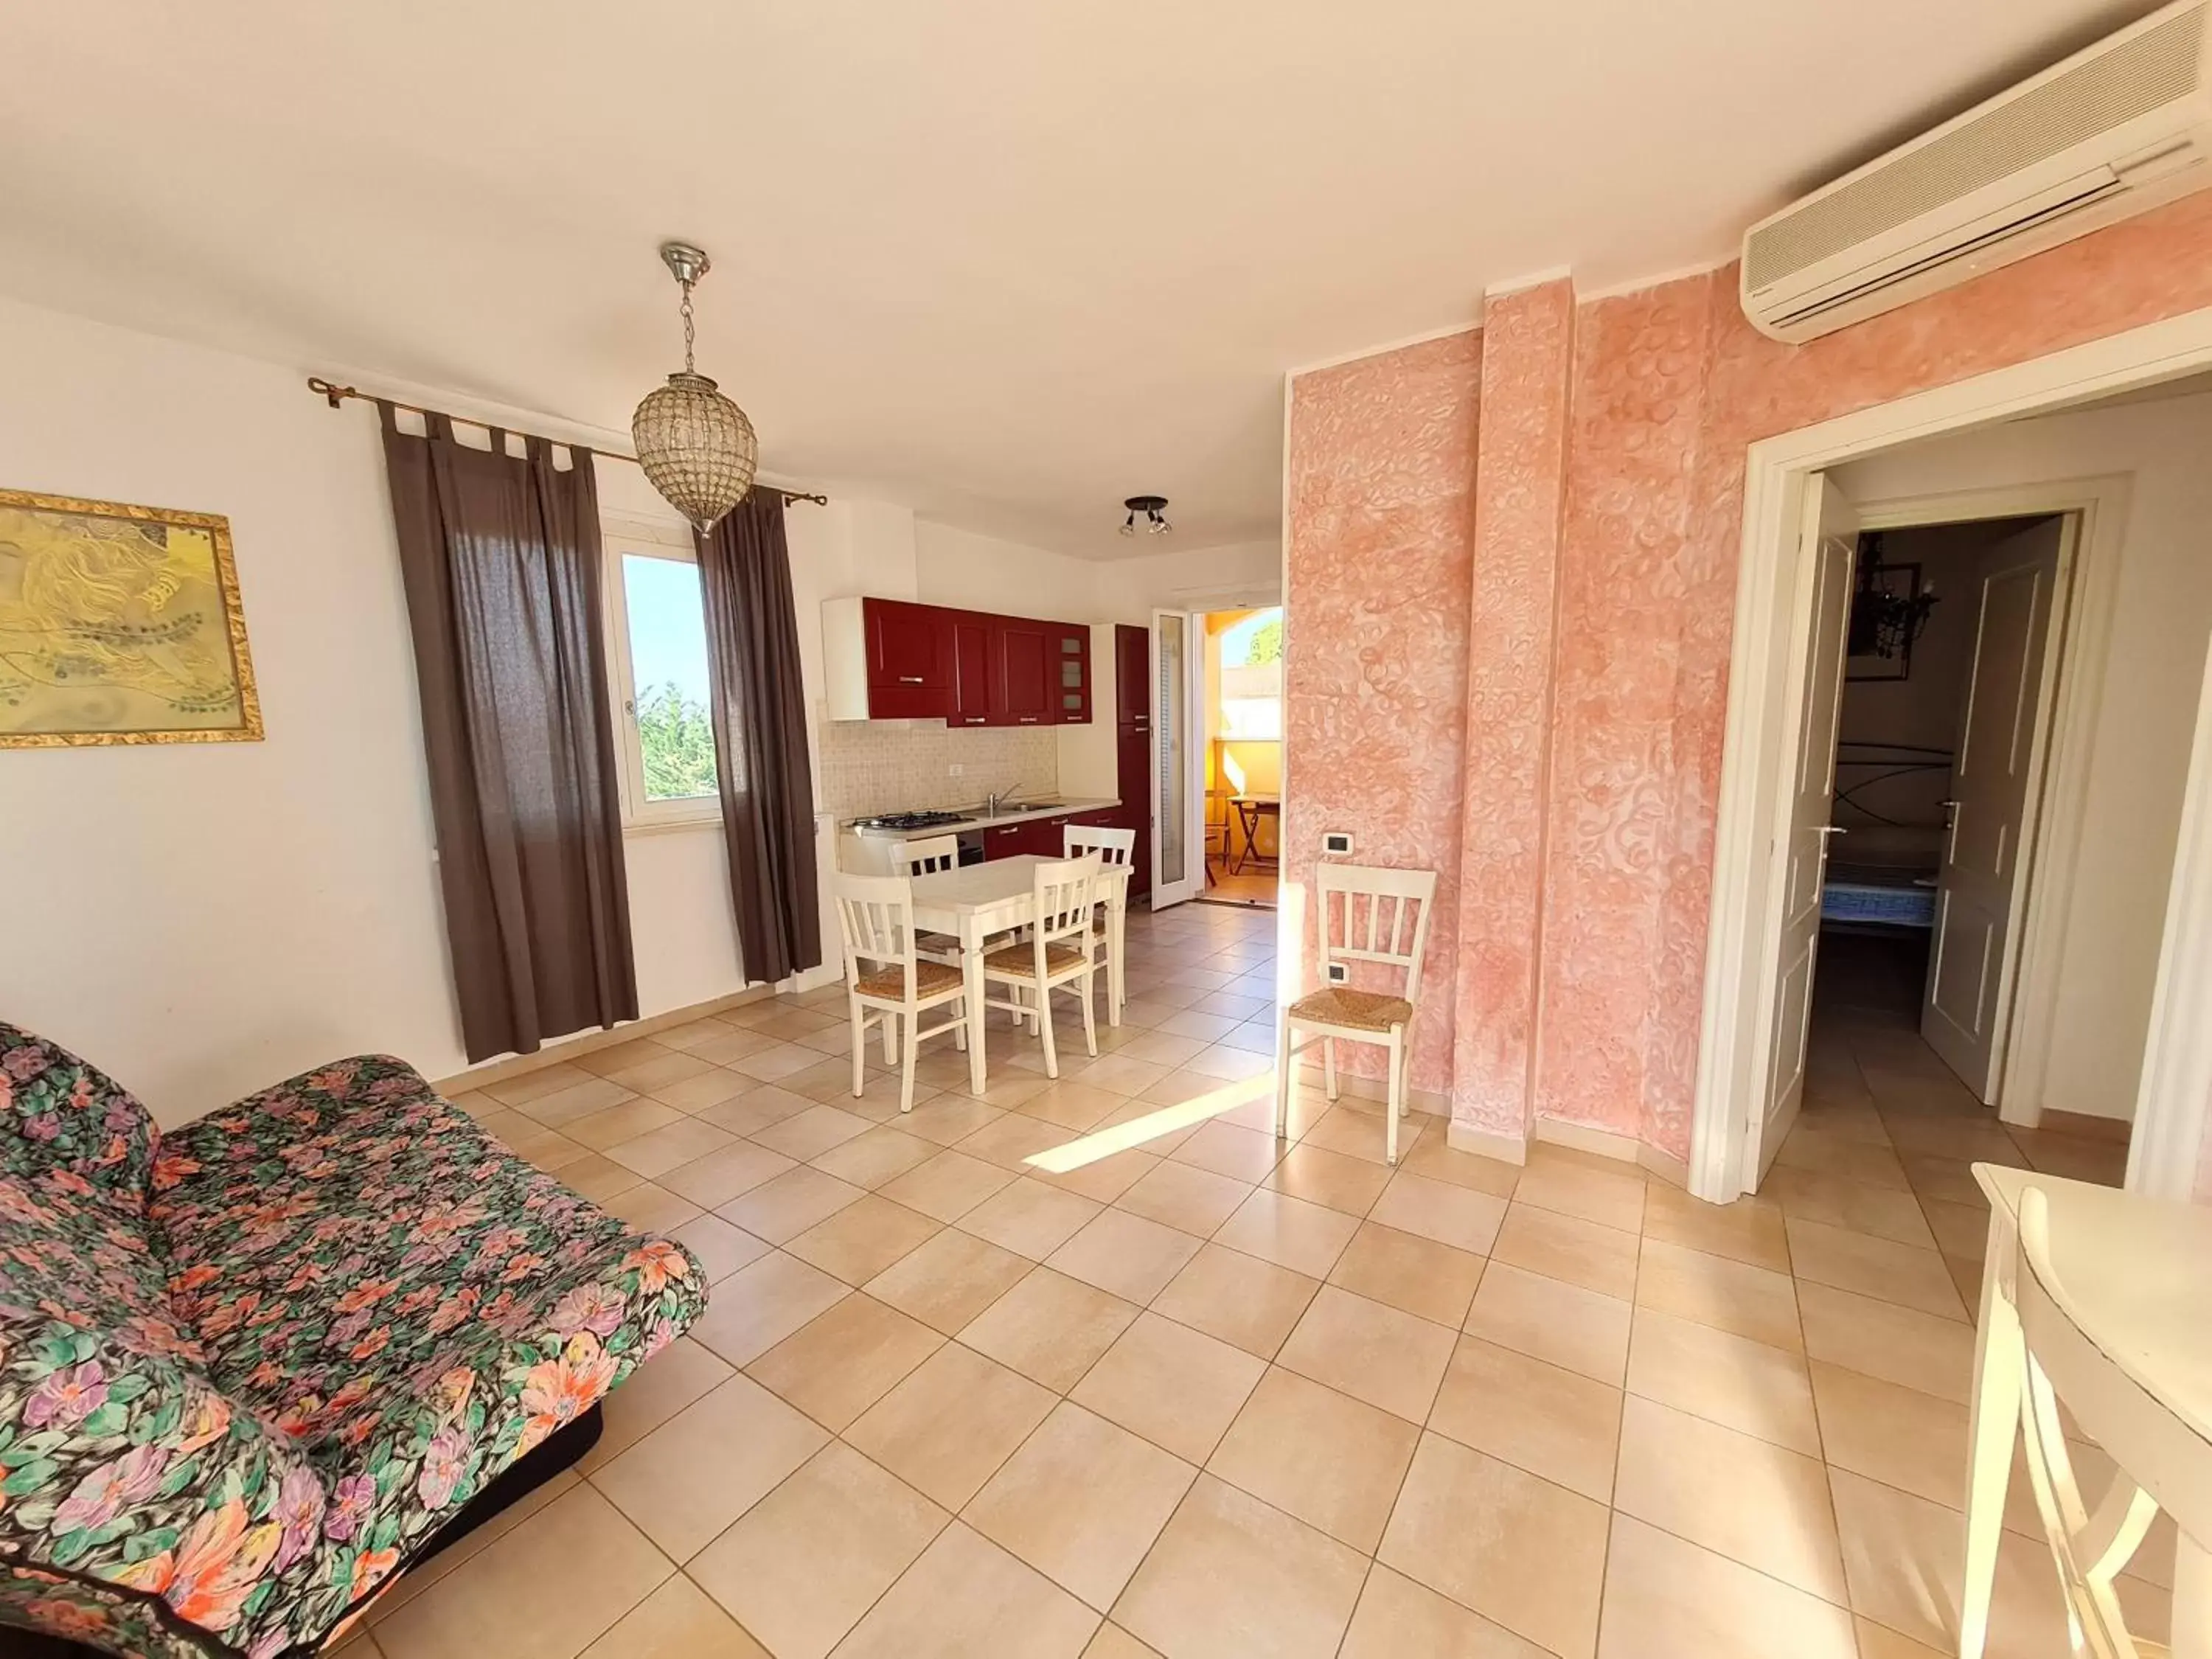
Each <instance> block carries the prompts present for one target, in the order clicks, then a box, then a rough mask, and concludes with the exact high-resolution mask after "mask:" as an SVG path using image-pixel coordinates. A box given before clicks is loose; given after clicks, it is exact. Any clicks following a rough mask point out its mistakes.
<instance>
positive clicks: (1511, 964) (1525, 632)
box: [1452, 279, 1575, 1135]
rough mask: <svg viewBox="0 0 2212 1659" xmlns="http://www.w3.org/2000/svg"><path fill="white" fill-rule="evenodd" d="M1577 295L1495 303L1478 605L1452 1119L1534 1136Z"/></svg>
mask: <svg viewBox="0 0 2212 1659" xmlns="http://www.w3.org/2000/svg"><path fill="white" fill-rule="evenodd" d="M1574 345H1575V291H1574V285H1573V284H1572V283H1568V282H1566V281H1565V280H1564V279H1562V280H1561V281H1559V282H1553V283H1543V284H1541V286H1538V287H1534V288H1528V289H1520V290H1518V291H1516V292H1514V293H1511V294H1506V295H1499V296H1498V297H1497V298H1495V299H1492V300H1490V301H1486V303H1485V304H1484V307H1483V313H1482V423H1481V430H1480V433H1479V435H1477V439H1476V445H1475V486H1476V487H1475V508H1474V567H1473V570H1472V572H1471V575H1470V583H1469V585H1470V587H1471V589H1472V592H1471V595H1470V603H1469V605H1468V624H1467V628H1468V659H1467V763H1466V775H1467V787H1466V788H1465V789H1464V790H1463V791H1462V796H1461V814H1462V822H1461V830H1460V890H1459V914H1458V915H1457V917H1456V918H1455V929H1456V933H1457V939H1458V961H1457V963H1456V964H1455V971H1456V975H1457V977H1456V980H1455V984H1454V987H1453V988H1454V995H1453V1007H1454V1012H1453V1022H1454V1039H1455V1041H1454V1044H1453V1055H1452V1116H1453V1117H1454V1118H1455V1119H1456V1120H1457V1121H1460V1122H1462V1123H1466V1124H1468V1125H1470V1126H1472V1127H1475V1128H1477V1129H1480V1130H1484V1131H1486V1132H1487V1133H1495V1134H1509V1135H1518V1134H1522V1133H1526V1132H1527V1129H1528V1100H1529V1087H1528V1082H1529V1062H1530V1060H1531V1058H1532V1056H1533V1052H1534V1035H1535V1022H1536V973H1537V937H1538V932H1539V924H1540V921H1541V912H1542V904H1543V893H1544V842H1545V834H1544V802H1545V770H1546V763H1547V756H1548V754H1549V752H1550V730H1551V722H1552V653H1553V640H1552V634H1553V617H1554V612H1555V609H1556V600H1557V593H1556V591H1555V589H1556V577H1557V574H1558V570H1559V536H1560V528H1561V526H1560V520H1561V514H1562V512H1563V510H1564V508H1565V500H1566V488H1565V485H1566V475H1565V459H1566V453H1567V407H1568V388H1569V386H1570V383H1571V379H1572V375H1573V370H1574Z"/></svg>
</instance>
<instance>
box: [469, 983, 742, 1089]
mask: <svg viewBox="0 0 2212 1659" xmlns="http://www.w3.org/2000/svg"><path fill="white" fill-rule="evenodd" d="M774 995H775V986H773V985H748V986H747V987H745V988H744V990H742V991H732V993H731V994H729V995H727V996H720V997H710V998H709V999H708V1000H706V1001H705V1002H694V1003H691V1004H690V1005H689V1006H685V1007H682V1008H671V1009H668V1010H666V1011H665V1012H662V1013H658V1014H647V1015H646V1016H644V1017H643V1018H640V1019H631V1020H625V1021H623V1023H622V1024H620V1025H611V1026H609V1027H607V1028H606V1029H605V1030H599V1031H578V1032H575V1033H574V1034H572V1035H570V1036H564V1037H558V1038H556V1039H555V1040H554V1041H553V1042H549V1043H547V1044H546V1045H545V1046H544V1048H540V1049H539V1050H538V1052H537V1053H536V1054H511V1055H509V1056H508V1057H507V1059H505V1060H487V1061H485V1062H484V1063H483V1065H481V1066H470V1067H469V1069H468V1070H467V1071H465V1072H456V1073H453V1076H451V1077H442V1078H435V1079H432V1081H431V1084H430V1086H431V1087H432V1088H434V1089H435V1090H436V1091H438V1092H439V1093H440V1094H441V1095H457V1094H465V1093H466V1092H467V1091H469V1090H471V1089H482V1088H484V1087H485V1086H487V1085H490V1084H494V1083H506V1082H507V1081H509V1080H510V1079H514V1078H518V1077H527V1076H528V1075H529V1074H530V1073H532V1072H542V1071H544V1069H545V1068H546V1067H547V1066H558V1065H560V1064H561V1063H562V1061H564V1060H574V1058H575V1057H576V1056H577V1055H578V1054H592V1053H593V1052H594V1051H596V1050H598V1049H600V1048H613V1047H614V1046H615V1045H616V1044H617V1042H629V1041H630V1040H631V1039H632V1038H633V1037H641V1036H652V1035H653V1033H654V1032H655V1031H665V1030H668V1029H670V1028H671V1026H676V1025H688V1024H690V1023H691V1022H692V1021H693V1020H695V1019H704V1018H707V1017H708V1015H709V1014H719V1013H722V1012H726V1011H727V1010H729V1009H732V1008H742V1007H743V1006H744V1005H745V1004H747V1003H748V1002H765V1001H767V1000H769V998H770V997H772V996H774Z"/></svg>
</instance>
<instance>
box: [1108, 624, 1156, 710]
mask: <svg viewBox="0 0 2212 1659" xmlns="http://www.w3.org/2000/svg"><path fill="white" fill-rule="evenodd" d="M1114 719H1115V724H1117V725H1120V726H1132V725H1143V726H1150V725H1151V724H1152V631H1151V630H1150V629H1144V628H1137V627H1133V626H1132V625H1131V624H1130V623H1118V624H1117V625H1116V626H1115V629H1114Z"/></svg>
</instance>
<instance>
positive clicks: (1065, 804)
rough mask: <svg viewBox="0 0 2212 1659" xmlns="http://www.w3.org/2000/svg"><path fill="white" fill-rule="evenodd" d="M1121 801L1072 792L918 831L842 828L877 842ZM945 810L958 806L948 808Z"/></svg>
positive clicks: (1063, 813) (980, 811)
mask: <svg viewBox="0 0 2212 1659" xmlns="http://www.w3.org/2000/svg"><path fill="white" fill-rule="evenodd" d="M1119 805H1121V801H1120V800H1118V799H1115V797H1113V796H1111V795H1107V796H1085V795H1071V796H1069V797H1068V798H1067V799H1066V800H1060V801H1054V803H1053V804H1052V805H1049V806H1024V805H1021V804H1020V803H1018V802H1017V803H1015V804H1013V805H1009V806H1002V807H1000V809H999V810H998V811H996V812H994V813H986V812H985V811H983V809H982V808H981V807H980V806H979V807H977V808H975V811H972V812H970V813H969V814H968V815H967V816H966V817H963V818H961V819H960V821H959V822H958V823H933V824H930V825H929V826H927V828H925V829H864V828H862V827H861V826H860V824H857V823H849V822H848V823H847V824H846V825H845V826H844V827H845V828H846V829H849V830H851V831H852V832H853V833H854V835H856V836H868V837H870V838H871V839H873V840H879V841H915V840H917V839H919V838H921V836H957V835H959V834H960V833H961V832H962V831H963V830H967V829H995V828H997V827H998V826H1000V825H1001V824H1007V823H1024V822H1026V821H1028V820H1029V819H1030V818H1064V817H1072V816H1073V815H1074V814H1075V813H1078V812H1096V811H1101V810H1102V809H1103V808H1105V807H1109V806H1119ZM946 810H947V811H958V810H959V809H958V808H953V807H948V808H947V809H946Z"/></svg>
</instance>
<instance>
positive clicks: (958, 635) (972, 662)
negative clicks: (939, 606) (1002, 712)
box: [945, 611, 994, 726]
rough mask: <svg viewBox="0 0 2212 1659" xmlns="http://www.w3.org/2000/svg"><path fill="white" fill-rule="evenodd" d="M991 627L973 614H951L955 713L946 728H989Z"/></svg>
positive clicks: (986, 620) (989, 619)
mask: <svg viewBox="0 0 2212 1659" xmlns="http://www.w3.org/2000/svg"><path fill="white" fill-rule="evenodd" d="M991 623H992V619H991V618H990V617H986V616H981V615H979V614H977V613H975V612H973V611H954V612H953V613H952V617H951V624H952V712H951V714H949V715H947V716H946V717H945V724H946V725H947V726H989V725H990V724H992V720H991V710H992V708H993V706H994V705H993V702H992V697H991V678H992V674H991V663H992V653H991Z"/></svg>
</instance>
